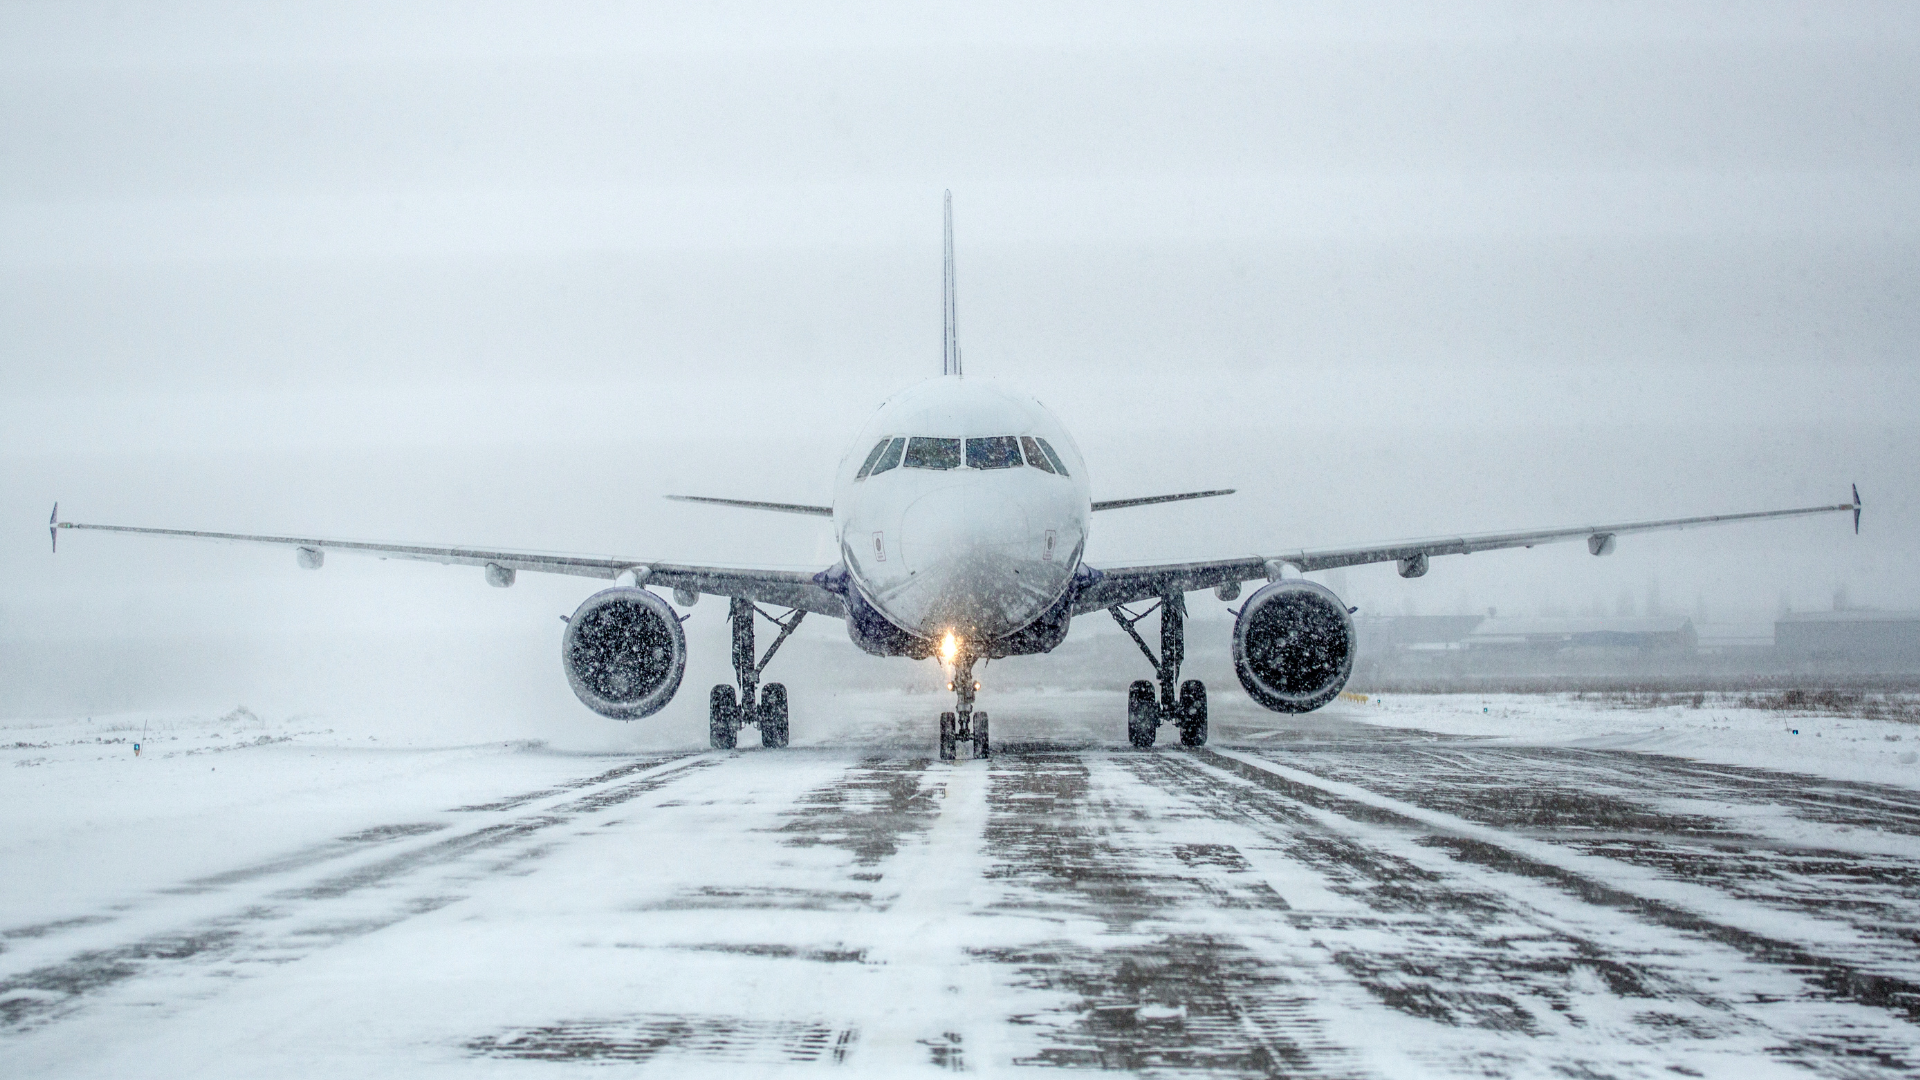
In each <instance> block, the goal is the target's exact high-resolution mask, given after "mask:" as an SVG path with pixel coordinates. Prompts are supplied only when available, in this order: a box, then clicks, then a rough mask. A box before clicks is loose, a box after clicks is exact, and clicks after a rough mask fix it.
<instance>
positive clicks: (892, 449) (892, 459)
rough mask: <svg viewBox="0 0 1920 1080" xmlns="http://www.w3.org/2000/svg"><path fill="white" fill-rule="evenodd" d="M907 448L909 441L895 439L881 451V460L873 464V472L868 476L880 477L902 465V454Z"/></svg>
mask: <svg viewBox="0 0 1920 1080" xmlns="http://www.w3.org/2000/svg"><path fill="white" fill-rule="evenodd" d="M906 448H907V440H905V439H893V440H890V441H889V442H887V443H885V444H884V445H883V446H882V447H881V449H880V458H879V460H878V461H875V462H874V463H873V471H872V472H870V473H868V474H867V475H868V476H879V475H880V474H881V473H883V472H886V471H887V470H888V469H891V468H893V467H894V466H896V465H898V464H900V452H901V451H903V450H905V449H906Z"/></svg>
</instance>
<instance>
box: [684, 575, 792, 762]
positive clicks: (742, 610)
mask: <svg viewBox="0 0 1920 1080" xmlns="http://www.w3.org/2000/svg"><path fill="white" fill-rule="evenodd" d="M756 614H758V615H759V616H760V617H761V618H763V619H765V620H767V621H768V622H770V623H772V624H774V625H775V626H778V627H779V628H780V635H779V636H778V637H776V638H774V639H773V644H772V645H769V646H767V655H765V656H763V657H761V658H760V660H759V662H758V663H755V662H754V651H755V650H754V644H753V617H754V615H756ZM806 617H807V613H806V612H804V611H799V610H795V611H791V612H789V613H787V614H786V615H784V616H782V617H780V618H777V619H776V618H774V617H773V616H771V615H769V614H767V613H766V612H764V611H761V610H760V609H759V608H758V607H756V606H755V605H754V604H753V602H752V601H750V600H742V599H741V598H739V597H737V596H736V597H734V598H732V599H731V600H729V601H727V618H728V619H729V620H731V621H732V623H733V673H734V677H735V678H736V679H738V680H739V690H738V691H737V692H736V691H735V689H734V687H731V686H728V685H727V684H726V683H720V684H719V685H717V686H715V687H714V688H713V693H712V694H710V695H708V698H707V706H708V707H707V741H708V743H709V744H710V745H712V747H713V748H714V749H715V750H732V749H733V748H734V747H735V746H736V745H737V744H738V743H739V740H740V729H741V727H743V726H745V725H747V724H756V725H758V726H759V728H760V745H761V746H764V747H766V748H768V749H770V750H771V749H778V748H780V747H783V746H785V745H787V688H786V687H785V686H784V685H782V684H780V683H768V684H767V685H766V686H764V687H763V686H761V685H760V673H761V672H762V671H765V670H766V668H767V664H768V662H769V661H771V660H772V659H773V654H774V653H776V652H779V651H780V645H781V643H783V642H785V641H786V640H787V635H789V634H791V633H793V632H794V630H795V629H797V628H798V627H799V626H800V620H801V619H804V618H806ZM756 697H757V698H758V700H755V698H756Z"/></svg>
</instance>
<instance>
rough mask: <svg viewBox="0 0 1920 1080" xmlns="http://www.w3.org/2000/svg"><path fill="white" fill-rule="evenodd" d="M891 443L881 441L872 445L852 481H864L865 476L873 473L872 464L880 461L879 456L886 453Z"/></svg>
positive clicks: (890, 440)
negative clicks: (864, 461)
mask: <svg viewBox="0 0 1920 1080" xmlns="http://www.w3.org/2000/svg"><path fill="white" fill-rule="evenodd" d="M892 442H893V440H892V439H881V440H880V441H879V442H877V443H874V444H873V449H872V450H870V451H868V453H867V460H866V463H865V464H863V465H861V466H860V472H859V474H858V475H856V476H855V477H854V479H855V480H865V479H866V478H867V474H868V473H870V472H872V471H873V463H874V462H876V461H879V460H880V455H881V454H884V453H886V452H887V446H888V444H890V443H892Z"/></svg>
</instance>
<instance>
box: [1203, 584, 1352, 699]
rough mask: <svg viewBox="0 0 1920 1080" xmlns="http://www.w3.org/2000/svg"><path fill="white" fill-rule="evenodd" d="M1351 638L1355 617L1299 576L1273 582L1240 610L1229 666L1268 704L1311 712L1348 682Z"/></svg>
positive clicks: (1329, 592)
mask: <svg viewBox="0 0 1920 1080" xmlns="http://www.w3.org/2000/svg"><path fill="white" fill-rule="evenodd" d="M1353 639H1354V635H1353V619H1352V617H1351V616H1349V615H1348V614H1347V605H1345V604H1343V603H1341V602H1340V598H1339V597H1338V596H1335V595H1334V594H1333V591H1332V590H1330V589H1328V588H1326V587H1325V586H1323V585H1319V584H1317V583H1315V582H1311V581H1306V580H1303V579H1301V578H1288V579H1286V580H1282V581H1276V582H1274V583H1273V584H1271V585H1268V586H1266V587H1265V588H1263V589H1261V590H1260V591H1259V592H1257V593H1254V594H1253V596H1252V597H1251V598H1250V599H1248V600H1247V606H1246V607H1243V608H1241V609H1240V618H1239V619H1238V620H1237V621H1236V622H1235V623H1234V624H1233V670H1234V672H1235V673H1236V674H1238V675H1239V676H1240V685H1241V686H1244V687H1246V688H1247V693H1248V694H1250V695H1251V696H1252V697H1253V700H1255V701H1257V702H1259V703H1260V704H1262V705H1265V706H1266V707H1267V708H1269V709H1272V710H1274V711H1275V712H1290V713H1303V712H1311V711H1313V710H1314V709H1317V708H1319V707H1320V706H1322V705H1325V704H1326V703H1327V702H1329V701H1332V700H1333V699H1334V697H1335V696H1336V695H1338V694H1339V693H1340V690H1341V688H1343V687H1345V686H1346V685H1347V676H1349V675H1351V674H1353Z"/></svg>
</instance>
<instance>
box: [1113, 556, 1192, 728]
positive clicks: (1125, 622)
mask: <svg viewBox="0 0 1920 1080" xmlns="http://www.w3.org/2000/svg"><path fill="white" fill-rule="evenodd" d="M1155 611H1158V612H1160V655H1159V656H1157V657H1156V656H1154V655H1153V650H1152V649H1149V648H1148V647H1147V642H1146V639H1144V638H1142V637H1141V636H1140V631H1138V630H1135V629H1134V628H1133V624H1134V623H1137V622H1139V621H1140V620H1141V619H1144V618H1146V617H1147V616H1149V615H1151V614H1153V613H1154V612H1155ZM1107 613H1108V614H1110V615H1112V616H1113V621H1114V622H1117V623H1119V624H1120V629H1122V630H1125V631H1126V632H1127V636H1128V637H1130V638H1132V639H1133V643H1134V644H1135V645H1138V646H1140V651H1141V652H1142V653H1145V654H1146V657H1147V663H1149V664H1152V665H1153V669H1154V671H1155V672H1156V673H1157V674H1158V675H1159V677H1160V678H1159V683H1160V685H1159V686H1158V688H1157V692H1156V687H1155V686H1154V684H1153V683H1151V682H1148V681H1147V680H1145V679H1139V680H1136V681H1135V682H1134V683H1133V685H1132V686H1129V687H1127V741H1129V742H1131V743H1133V745H1135V746H1137V747H1139V748H1141V749H1143V750H1144V749H1146V748H1147V747H1149V746H1152V745H1153V743H1154V740H1155V739H1156V738H1158V737H1159V734H1160V725H1161V724H1174V725H1177V726H1178V727H1179V728H1180V745H1181V746H1205V745H1206V744H1207V687H1206V684H1205V683H1202V682H1201V681H1200V680H1199V679H1188V680H1187V681H1186V682H1184V683H1183V682H1181V681H1180V662H1181V661H1183V660H1185V659H1186V657H1187V600H1186V597H1185V596H1183V595H1181V594H1180V593H1168V594H1167V595H1165V596H1163V597H1161V598H1160V602H1159V603H1158V604H1156V605H1155V606H1154V607H1150V608H1148V609H1147V610H1145V611H1143V612H1141V613H1140V614H1138V615H1135V614H1134V613H1133V612H1131V611H1129V610H1127V609H1126V608H1124V607H1120V606H1117V605H1116V606H1114V607H1110V608H1108V609H1107ZM1176 685H1177V686H1178V688H1179V689H1178V693H1177V694H1176V692H1175V687H1176Z"/></svg>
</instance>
